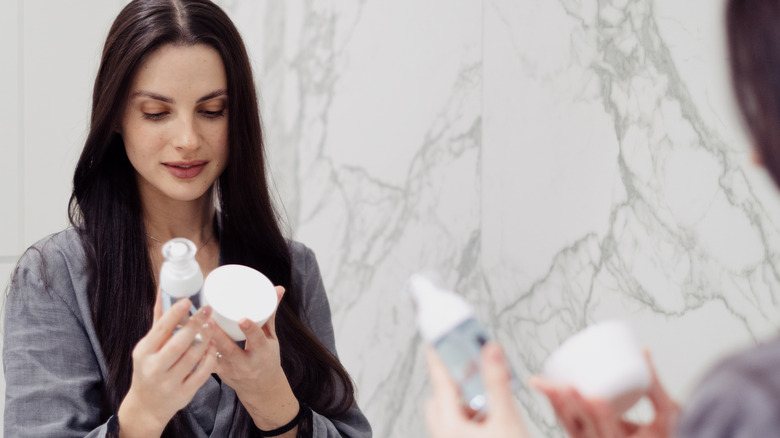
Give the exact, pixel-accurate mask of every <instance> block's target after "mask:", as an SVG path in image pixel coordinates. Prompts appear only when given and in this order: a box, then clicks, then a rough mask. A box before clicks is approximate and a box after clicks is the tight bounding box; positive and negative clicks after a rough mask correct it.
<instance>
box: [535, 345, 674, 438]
mask: <svg viewBox="0 0 780 438" xmlns="http://www.w3.org/2000/svg"><path fill="white" fill-rule="evenodd" d="M645 359H646V360H647V363H648V366H649V368H650V373H651V378H652V380H651V384H650V389H649V390H648V392H647V394H646V395H647V397H648V398H649V399H650V403H651V404H652V405H653V409H654V410H655V418H654V419H653V421H652V422H651V423H648V424H637V423H633V422H630V421H626V420H624V419H622V418H621V417H620V416H619V415H617V414H616V413H615V412H614V411H613V409H612V407H611V406H610V405H609V403H607V401H605V400H601V399H586V398H584V397H583V396H582V395H581V394H580V393H579V392H578V391H577V390H576V389H574V388H572V387H570V386H561V385H556V384H554V383H552V382H549V381H547V380H545V379H544V377H541V376H534V377H533V378H532V379H531V380H530V382H529V383H530V385H531V386H533V387H534V388H536V389H537V390H539V391H540V392H542V393H543V394H544V395H546V396H547V398H548V399H549V400H550V404H551V405H552V407H553V409H554V410H555V415H556V416H557V417H558V420H559V421H560V422H561V424H562V425H563V427H564V428H565V429H566V432H567V433H568V434H569V436H571V437H572V438H668V437H671V436H672V435H673V432H674V429H675V427H676V424H677V419H678V418H679V415H680V406H679V405H678V404H677V402H675V401H674V400H673V399H672V398H671V397H669V395H668V394H667V392H666V390H665V389H664V388H663V386H661V383H660V381H659V380H658V375H657V374H656V371H655V368H654V367H653V364H652V362H651V360H650V354H649V353H648V352H647V351H646V352H645Z"/></svg>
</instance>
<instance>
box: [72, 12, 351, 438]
mask: <svg viewBox="0 0 780 438" xmlns="http://www.w3.org/2000/svg"><path fill="white" fill-rule="evenodd" d="M168 44H175V45H185V46H187V45H194V44H205V45H208V46H210V47H212V48H214V49H215V50H216V51H217V52H219V54H220V56H221V58H222V61H223V63H224V66H225V73H226V76H227V87H228V99H227V102H228V103H227V105H228V108H227V109H228V111H227V114H228V144H229V146H228V147H229V152H228V156H229V160H228V163H227V167H226V169H225V171H224V172H223V173H222V175H221V176H220V177H219V179H218V181H217V183H216V190H215V194H216V198H217V199H216V201H217V206H218V208H217V214H219V215H220V222H221V230H220V233H221V234H220V244H221V257H222V261H223V262H224V263H240V264H243V265H247V266H251V267H253V268H255V269H257V270H259V271H261V272H263V273H264V274H266V276H268V277H269V278H270V279H271V281H273V283H274V284H280V285H282V286H284V287H285V289H286V290H287V292H286V293H285V296H284V299H283V300H282V302H281V304H280V307H279V310H278V313H277V322H276V330H277V335H278V338H279V343H280V348H281V360H282V368H283V369H284V372H285V374H286V375H287V378H288V380H289V382H290V385H291V386H292V389H293V392H294V393H295V395H296V396H297V397H298V399H299V400H300V401H301V402H303V403H305V404H307V405H308V406H310V407H311V408H312V409H313V410H314V411H316V412H318V413H321V414H323V415H326V416H329V417H334V416H339V415H341V414H343V413H345V412H346V411H347V410H348V409H349V408H350V407H351V406H352V405H353V403H354V387H353V384H352V381H351V379H350V377H349V375H348V374H347V372H346V370H345V369H344V368H343V366H342V365H341V364H340V363H339V361H338V359H337V358H336V357H335V356H334V355H333V354H331V353H330V351H329V350H328V349H327V348H325V347H324V346H323V345H322V344H321V343H320V342H319V341H318V340H317V339H316V338H315V337H314V336H313V335H312V333H311V332H310V331H309V330H308V329H307V328H306V326H305V325H304V324H303V323H302V322H301V315H302V308H301V299H300V292H299V290H298V288H297V287H296V285H295V284H293V283H292V267H291V254H290V247H289V245H288V242H287V240H286V239H285V238H284V236H283V235H282V232H281V229H280V227H279V222H280V219H279V217H278V215H277V214H276V212H275V210H274V208H273V204H272V202H271V197H270V194H269V189H268V184H267V182H266V175H265V162H264V152H263V138H262V128H261V123H260V115H259V111H258V103H257V96H256V92H255V86H254V80H253V78H252V69H251V65H250V62H249V58H248V56H247V52H246V49H245V47H244V44H243V42H242V40H241V37H240V35H239V33H238V31H237V30H236V28H235V26H234V25H233V23H232V22H231V21H230V19H229V18H228V17H227V15H225V13H224V12H223V11H222V10H221V9H220V8H219V7H218V6H216V5H215V4H213V3H211V2H210V1H207V0H136V1H131V2H130V3H129V4H128V5H127V6H126V7H125V8H124V9H123V10H122V11H121V12H120V13H119V15H118V16H117V18H116V20H115V21H114V23H113V25H112V27H111V30H110V31H109V34H108V38H107V39H106V43H105V47H104V50H103V55H102V59H101V62H100V68H99V71H98V74H97V78H96V80H95V87H94V91H93V98H92V115H91V123H90V129H89V134H88V136H87V140H86V143H85V145H84V150H83V151H82V154H81V157H80V158H79V161H78V164H77V166H76V171H75V174H74V177H73V193H72V195H71V199H70V221H71V223H72V224H73V226H74V227H75V228H76V229H77V230H78V232H79V235H80V237H81V240H82V244H83V245H84V248H85V251H86V254H87V262H88V267H89V276H90V277H89V292H88V293H89V299H90V306H91V314H92V318H93V320H94V324H95V329H96V332H97V335H98V338H99V340H100V345H101V348H102V350H103V353H104V355H105V360H106V364H107V367H108V381H106V382H105V386H104V391H103V395H104V397H103V400H102V402H101V409H102V414H103V416H104V417H105V418H107V417H108V416H109V415H111V414H113V413H115V412H116V411H117V409H118V407H119V404H120V403H121V401H122V399H123V398H124V397H125V395H126V394H127V391H128V389H129V387H130V383H131V377H132V358H131V353H132V350H133V348H134V346H135V345H136V343H137V342H138V341H139V340H140V339H141V338H142V337H143V336H145V335H146V333H147V332H148V330H149V329H150V327H151V325H152V310H153V307H154V301H155V290H156V286H155V275H154V273H153V272H152V268H151V261H150V258H149V253H148V249H147V245H146V242H147V240H146V233H145V231H144V224H143V220H142V216H141V200H140V196H139V192H138V187H137V182H136V176H135V172H134V170H133V167H132V165H131V164H130V161H129V160H128V158H127V155H126V153H125V148H124V143H123V140H122V137H121V136H120V134H118V133H117V127H118V126H120V121H121V115H122V113H123V111H124V107H125V104H126V101H127V98H128V95H129V93H130V89H129V87H130V84H131V82H132V79H133V77H134V75H135V72H136V71H137V69H138V68H139V66H140V65H141V64H142V63H143V62H144V60H145V59H146V57H147V56H149V54H150V53H152V52H154V51H155V50H157V49H159V48H160V47H162V46H164V45H168ZM237 420H238V423H239V424H238V425H236V426H235V427H239V428H242V429H244V433H240V434H239V435H246V433H248V428H249V426H250V423H251V419H250V418H249V416H248V414H247V413H246V411H243V412H242V410H239V415H238V418H237ZM187 430H188V427H187V426H186V423H185V421H184V420H183V418H182V416H181V414H178V415H177V416H176V417H174V420H173V421H171V423H170V424H169V425H168V427H167V428H166V432H165V435H164V436H186V435H188V434H187Z"/></svg>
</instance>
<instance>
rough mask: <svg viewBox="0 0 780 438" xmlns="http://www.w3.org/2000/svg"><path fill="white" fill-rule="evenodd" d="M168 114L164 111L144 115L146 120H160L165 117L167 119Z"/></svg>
mask: <svg viewBox="0 0 780 438" xmlns="http://www.w3.org/2000/svg"><path fill="white" fill-rule="evenodd" d="M167 114H168V113H167V112H165V111H163V112H161V113H144V119H146V120H160V119H162V118H163V117H165V116H166V115H167Z"/></svg>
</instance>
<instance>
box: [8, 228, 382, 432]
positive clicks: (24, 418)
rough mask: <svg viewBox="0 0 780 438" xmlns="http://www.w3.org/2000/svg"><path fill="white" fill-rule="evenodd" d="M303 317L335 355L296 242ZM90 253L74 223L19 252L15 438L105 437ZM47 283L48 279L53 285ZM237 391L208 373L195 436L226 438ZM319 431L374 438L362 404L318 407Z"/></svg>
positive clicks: (11, 399) (316, 275)
mask: <svg viewBox="0 0 780 438" xmlns="http://www.w3.org/2000/svg"><path fill="white" fill-rule="evenodd" d="M291 249H292V256H293V281H294V282H295V283H296V285H297V287H298V288H299V290H300V292H301V301H302V306H303V310H304V315H303V318H302V319H303V321H304V323H306V324H307V325H308V326H309V328H310V329H311V331H312V333H314V335H315V336H316V337H317V338H318V339H319V340H320V342H322V344H323V345H325V347H327V348H328V349H329V350H330V351H331V352H333V354H336V347H335V340H334V336H333V325H332V323H331V315H330V306H329V305H328V298H327V296H326V294H325V288H324V287H323V284H322V277H321V276H320V271H319V267H318V265H317V261H316V259H315V257H314V253H313V252H312V251H311V250H310V249H309V248H307V247H306V246H304V245H303V244H300V243H297V242H292V243H291ZM85 260H86V258H85V255H84V251H83V248H82V246H81V243H80V241H79V238H78V235H77V233H76V231H75V230H73V229H67V230H65V231H62V232H60V233H57V234H54V235H51V236H49V237H47V238H45V239H42V240H41V241H40V242H38V243H37V244H35V245H34V246H33V249H31V250H28V251H27V252H26V253H25V254H24V255H23V256H22V258H21V259H20V261H19V264H18V267H17V270H16V272H15V273H14V276H13V280H12V282H11V288H10V291H9V294H8V297H7V298H6V302H5V308H4V314H5V327H4V331H3V369H4V371H5V379H6V391H5V419H4V436H6V437H25V436H29V437H84V436H89V437H102V436H105V434H106V430H107V422H101V421H100V408H99V406H100V398H101V390H102V386H103V382H104V381H105V380H106V378H107V373H106V364H105V360H104V358H103V353H102V350H101V348H100V343H99V342H98V337H97V335H96V333H95V327H94V325H93V322H92V318H91V316H90V315H91V314H90V311H89V302H88V299H87V290H86V288H87V270H86V266H85ZM44 281H46V282H48V284H46V285H45V284H44ZM237 403H238V398H237V397H236V393H235V391H233V389H232V388H230V387H229V386H228V385H226V384H224V383H219V382H217V380H215V379H208V380H207V381H206V383H205V384H204V385H203V386H202V387H201V388H200V390H199V391H198V392H197V393H196V394H195V397H194V399H193V400H192V402H191V403H190V404H189V405H188V406H187V408H186V409H185V411H186V416H187V420H188V422H189V423H190V425H191V427H192V428H193V430H195V433H196V435H195V436H196V437H209V436H211V437H227V436H228V430H229V429H230V423H231V419H232V417H233V411H234V409H235V407H236V404H237ZM312 425H313V431H314V437H317V438H319V437H338V436H349V437H370V436H371V427H370V426H369V424H368V421H367V420H366V418H365V417H364V416H363V414H362V413H361V412H360V409H359V408H358V407H357V406H353V407H352V408H351V410H350V411H348V412H347V413H346V414H345V415H343V416H341V417H339V418H326V417H325V416H322V415H320V414H318V413H316V412H314V413H313V424H312Z"/></svg>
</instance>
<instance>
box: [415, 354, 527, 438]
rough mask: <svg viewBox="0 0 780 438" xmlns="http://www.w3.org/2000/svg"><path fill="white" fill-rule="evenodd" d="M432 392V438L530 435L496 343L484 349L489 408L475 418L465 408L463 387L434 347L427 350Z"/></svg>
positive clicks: (428, 411) (428, 412) (428, 415)
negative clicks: (451, 374) (457, 383)
mask: <svg viewBox="0 0 780 438" xmlns="http://www.w3.org/2000/svg"><path fill="white" fill-rule="evenodd" d="M425 355H426V359H427V361H428V370H429V372H430V376H431V385H432V387H433V395H432V397H431V398H430V399H429V400H428V404H427V406H426V410H425V417H426V420H427V423H428V431H429V432H430V434H431V436H432V437H433V438H461V437H463V438H466V437H468V438H488V437H489V438H523V437H525V436H527V433H526V431H525V426H524V425H523V420H522V418H521V416H520V412H519V411H518V410H517V407H516V406H515V401H514V398H513V396H512V389H511V375H510V373H509V369H508V368H507V366H506V361H505V359H504V354H503V351H502V350H501V347H499V346H498V344H496V343H492V342H491V343H488V344H486V345H485V347H484V348H483V349H482V378H483V381H484V383H485V389H486V392H487V397H488V403H489V406H490V410H489V411H488V413H487V415H486V416H485V418H483V419H482V420H480V421H474V420H473V419H472V416H471V415H469V413H468V412H466V410H465V409H464V406H463V404H462V402H461V396H460V390H459V389H458V387H457V385H456V384H455V382H454V381H453V380H452V378H451V376H450V373H449V371H448V370H447V368H446V367H445V365H444V363H443V362H442V360H441V358H440V357H439V355H438V354H436V351H435V350H434V349H433V348H428V349H427V351H426V352H425Z"/></svg>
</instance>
